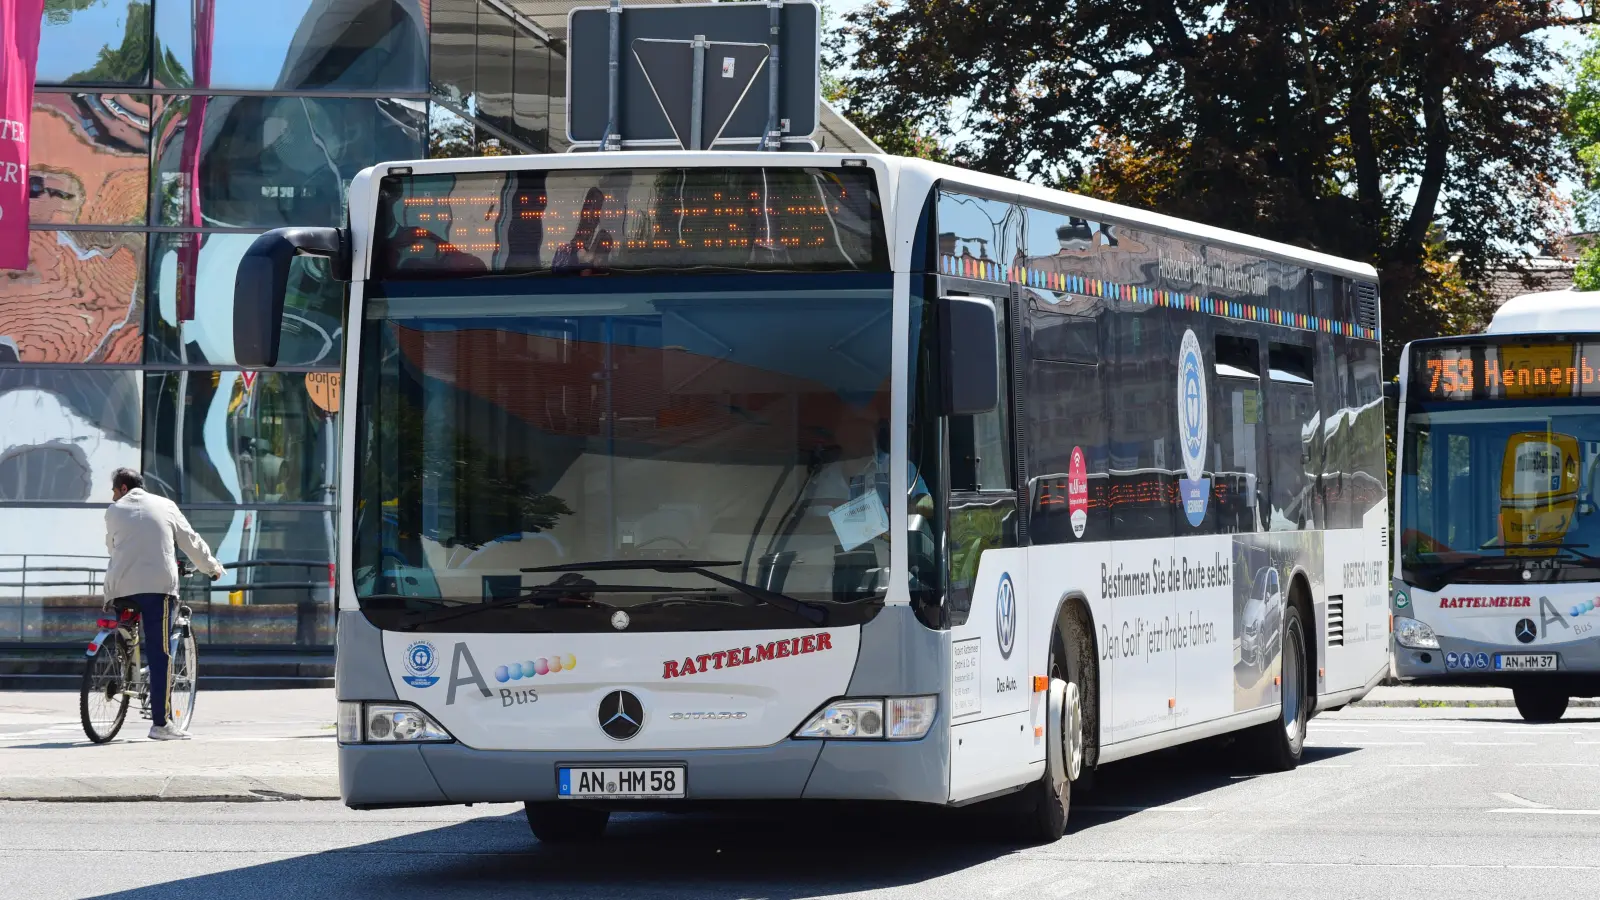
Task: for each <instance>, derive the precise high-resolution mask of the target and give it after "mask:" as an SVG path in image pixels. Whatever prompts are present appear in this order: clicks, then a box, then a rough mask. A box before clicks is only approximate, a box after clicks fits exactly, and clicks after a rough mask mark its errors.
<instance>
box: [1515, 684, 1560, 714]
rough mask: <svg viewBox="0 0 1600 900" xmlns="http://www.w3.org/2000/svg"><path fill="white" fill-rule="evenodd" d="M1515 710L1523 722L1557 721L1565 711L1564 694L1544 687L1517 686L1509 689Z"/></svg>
mask: <svg viewBox="0 0 1600 900" xmlns="http://www.w3.org/2000/svg"><path fill="white" fill-rule="evenodd" d="M1511 698H1512V699H1513V700H1515V701H1516V704H1517V712H1519V713H1521V714H1522V720H1523V721H1524V722H1559V721H1561V717H1562V716H1564V715H1566V713H1567V702H1568V700H1569V699H1570V698H1569V697H1567V695H1566V694H1563V693H1560V692H1558V691H1553V690H1551V689H1549V688H1545V687H1519V688H1512V689H1511Z"/></svg>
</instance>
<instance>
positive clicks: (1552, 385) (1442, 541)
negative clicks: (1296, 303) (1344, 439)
mask: <svg viewBox="0 0 1600 900" xmlns="http://www.w3.org/2000/svg"><path fill="white" fill-rule="evenodd" d="M1400 404H1401V405H1400V419H1399V421H1400V423H1401V427H1400V428H1399V434H1398V435H1397V436H1396V440H1397V447H1396V453H1397V460H1398V462H1397V467H1398V469H1399V472H1398V483H1397V486H1396V490H1397V492H1398V494H1399V496H1398V497H1397V498H1396V503H1395V531H1396V533H1397V534H1398V535H1399V540H1398V541H1396V542H1395V556H1394V572H1395V583H1394V599H1393V604H1394V615H1395V620H1394V623H1395V628H1394V641H1395V647H1394V664H1395V670H1396V674H1398V675H1399V676H1400V677H1401V678H1402V679H1404V680H1408V681H1414V682H1419V683H1427V682H1432V683H1449V684H1488V685H1498V686H1502V687H1509V688H1511V689H1512V693H1513V696H1514V697H1515V699H1516V704H1517V710H1518V711H1519V712H1520V713H1521V714H1522V717H1523V718H1524V719H1527V720H1529V721H1534V722H1551V721H1555V720H1558V719H1560V718H1561V716H1562V715H1563V714H1564V713H1565V712H1566V709H1567V704H1568V703H1569V702H1570V699H1571V698H1572V697H1574V696H1594V695H1596V694H1600V634H1597V633H1596V632H1595V630H1594V626H1595V623H1596V622H1597V621H1600V616H1597V615H1595V614H1594V609H1595V601H1596V592H1597V590H1600V515H1597V511H1600V493H1597V488H1596V485H1597V484H1600V292H1573V291H1552V292H1547V293H1542V294H1527V295H1524V296H1521V297H1516V298H1513V299H1511V300H1509V301H1507V302H1506V304H1505V305H1504V306H1502V307H1501V308H1500V310H1499V311H1498V312H1497V313H1496V314H1495V316H1494V319H1493V321H1492V322H1491V323H1490V325H1489V327H1488V328H1487V329H1486V330H1485V331H1484V333H1482V334H1475V335H1470V336H1466V337H1449V338H1435V339H1430V340H1423V341H1413V342H1412V343H1410V344H1408V345H1407V346H1406V348H1405V351H1404V353H1403V355H1402V356H1401V362H1400Z"/></svg>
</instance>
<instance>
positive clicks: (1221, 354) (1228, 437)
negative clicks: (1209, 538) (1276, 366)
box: [1211, 334, 1268, 534]
mask: <svg viewBox="0 0 1600 900" xmlns="http://www.w3.org/2000/svg"><path fill="white" fill-rule="evenodd" d="M1215 370H1216V376H1217V377H1216V385H1217V386H1216V396H1217V398H1218V402H1216V403H1215V404H1213V407H1212V410H1213V411H1212V422H1213V428H1214V429H1215V430H1214V432H1213V433H1214V434H1215V435H1216V437H1215V439H1214V444H1213V447H1212V454H1213V456H1212V460H1211V470H1212V478H1214V479H1215V480H1216V481H1217V482H1218V483H1217V484H1216V485H1215V486H1214V487H1213V491H1214V492H1215V494H1216V496H1217V497H1218V501H1217V504H1216V507H1217V509H1216V513H1215V517H1216V520H1217V523H1216V530H1217V532H1218V533H1221V534H1231V533H1238V532H1252V531H1261V530H1263V528H1264V527H1265V517H1266V513H1267V512H1268V510H1267V509H1266V508H1265V505H1264V504H1263V503H1261V502H1260V500H1259V499H1258V498H1260V497H1261V496H1263V495H1264V492H1265V489H1266V486H1267V485H1266V479H1265V478H1263V477H1262V474H1261V466H1260V461H1261V452H1262V449H1263V445H1264V444H1265V442H1266V429H1265V428H1263V427H1260V426H1262V425H1263V424H1264V421H1263V420H1264V419H1265V415H1264V414H1263V413H1264V411H1263V410H1262V404H1261V400H1262V398H1261V343H1260V342H1259V341H1257V340H1256V339H1254V338H1245V337H1237V336H1234V335H1229V334H1219V335H1217V336H1216V357H1215Z"/></svg>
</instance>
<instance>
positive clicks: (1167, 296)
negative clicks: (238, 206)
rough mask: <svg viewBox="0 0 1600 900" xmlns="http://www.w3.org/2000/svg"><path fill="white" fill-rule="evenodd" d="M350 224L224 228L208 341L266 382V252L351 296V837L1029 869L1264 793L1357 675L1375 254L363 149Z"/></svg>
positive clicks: (662, 174)
mask: <svg viewBox="0 0 1600 900" xmlns="http://www.w3.org/2000/svg"><path fill="white" fill-rule="evenodd" d="M349 209H350V227H349V229H348V230H335V229H289V230H281V231H278V232H273V233H271V234H269V235H266V236H264V237H262V238H261V239H260V240H259V241H258V242H257V243H256V245H255V246H254V247H253V248H252V250H251V252H250V254H249V255H248V256H247V257H246V258H245V260H244V262H243V264H242V265H241V267H240V270H239V276H238V291H237V295H236V308H235V337H236V343H237V344H238V347H237V351H238V353H239V357H240V359H241V360H242V361H243V363H244V364H245V365H247V366H270V365H272V364H273V362H274V360H275V356H276V342H277V340H278V338H277V331H278V321H279V316H280V314H281V310H282V308H283V304H284V296H285V292H286V291H288V290H292V289H294V288H295V285H296V284H297V283H298V281H297V279H302V278H312V277H315V276H316V275H317V273H318V271H319V270H317V269H315V268H311V269H307V268H304V267H305V266H308V265H309V266H313V267H316V266H331V274H332V275H333V276H336V277H340V278H348V279H350V290H349V313H348V317H347V321H348V323H349V327H348V333H349V335H350V337H349V340H348V356H347V358H346V361H345V381H344V384H345V385H346V390H347V392H349V393H350V395H351V399H353V402H347V403H346V404H345V408H346V409H347V410H349V411H350V413H351V414H348V415H347V416H346V419H345V422H344V425H345V431H344V438H343V440H344V446H343V469H342V473H341V481H340V490H341V496H342V498H343V499H342V503H341V507H342V513H341V515H342V522H341V529H340V539H341V543H340V566H339V571H340V616H339V624H338V669H337V672H338V678H337V687H338V698H339V703H340V706H339V709H340V718H339V722H340V724H339V731H338V736H339V768H340V779H341V786H342V790H343V799H344V801H345V803H346V804H347V805H349V806H351V807H356V808H377V807H395V806H421V805H427V804H445V803H472V802H495V801H501V802H503V801H524V802H526V804H527V811H528V819H529V822H530V824H531V826H532V828H533V831H534V833H535V834H536V835H537V836H539V837H540V838H541V839H547V840H561V839H569V840H572V839H584V838H594V837H597V836H599V835H600V834H601V833H602V832H603V829H604V827H605V824H606V819H607V816H608V814H609V812H610V811H612V810H616V809H629V808H642V807H659V806H662V805H666V806H677V807H686V806H689V805H693V804H700V803H709V802H713V801H777V800H802V799H806V800H810V799H831V800H886V801H888V800H893V801H913V802H919V803H929V804H940V805H963V804H969V803H974V802H977V801H983V800H994V801H995V803H996V805H997V806H998V807H999V808H1000V809H1002V810H1010V811H1011V814H1012V815H1013V821H1015V822H1017V823H1018V824H1019V825H1020V826H1021V827H1022V828H1023V829H1024V831H1025V832H1026V833H1027V834H1029V835H1032V836H1034V837H1036V838H1039V839H1053V838H1055V837H1058V836H1059V835H1060V834H1061V833H1062V830H1063V827H1064V823H1065V819H1066V816H1067V810H1068V802H1069V796H1070V792H1071V786H1072V782H1073V781H1074V780H1075V779H1077V778H1079V777H1080V776H1081V775H1082V773H1083V772H1085V771H1087V770H1088V769H1090V768H1092V767H1094V766H1096V765H1099V764H1101V763H1106V762H1110V761H1112V760H1116V759H1120V758H1123V757H1128V756H1132V755H1134V754H1139V753H1143V752H1146V751H1150V750H1155V749H1157V748H1161V747H1167V746H1171V745H1174V744H1179V743H1182V742H1185V741H1190V740H1195V739H1198V738H1204V737H1211V736H1217V735H1223V734H1228V733H1232V732H1238V733H1239V737H1240V738H1241V739H1242V740H1243V741H1244V742H1245V743H1247V744H1248V745H1250V746H1251V747H1252V748H1254V749H1255V750H1258V751H1259V752H1260V754H1261V759H1262V760H1263V762H1264V763H1265V764H1267V765H1268V766H1269V767H1275V768H1284V767H1289V766H1293V765H1295V764H1296V763H1297V762H1298V760H1299V758H1300V754H1301V746H1302V741H1303V738H1304V734H1305V725H1306V720H1307V718H1308V717H1309V716H1310V715H1312V714H1314V713H1315V712H1316V711H1317V710H1320V709H1327V708H1330V707H1334V706H1338V705H1341V704H1344V703H1347V702H1349V701H1351V700H1352V699H1354V698H1357V697H1360V696H1362V695H1363V694H1364V693H1365V692H1367V691H1368V690H1370V689H1371V687H1372V686H1373V685H1374V684H1376V682H1377V680H1378V678H1379V677H1380V676H1381V675H1382V674H1383V673H1384V672H1385V671H1386V667H1387V609H1386V602H1387V593H1388V591H1387V582H1385V581H1384V580H1383V579H1382V578H1380V577H1379V576H1378V575H1377V574H1375V573H1378V572H1381V571H1382V568H1383V566H1384V562H1385V556H1386V553H1385V546H1384V542H1385V528H1384V525H1385V522H1386V514H1387V513H1386V510H1387V500H1386V498H1385V496H1384V484H1385V480H1384V476H1383V471H1384V444H1383V438H1382V423H1381V412H1382V410H1381V405H1380V404H1381V395H1382V386H1381V377H1380V372H1379V351H1378V322H1377V290H1376V281H1375V273H1374V272H1373V270H1372V269H1371V268H1370V267H1368V266H1365V265H1361V264H1358V263H1352V262H1347V261H1344V260H1340V259H1334V258H1331V257H1328V256H1323V255H1319V254H1315V253H1309V252H1306V251H1302V250H1297V249H1295V248H1292V247H1288V246H1284V245H1281V244H1275V243H1272V242H1268V241H1262V240H1258V239H1255V238H1251V237H1247V236H1244V235H1240V234H1233V233H1229V232H1225V231H1221V230H1218V229H1215V228H1208V227H1205V226H1201V225H1196V224H1193V223H1188V222H1182V221H1179V220H1176V219H1172V218H1167V217H1164V216H1158V215H1153V214H1150V213H1146V212H1141V211H1137V210H1133V209H1127V208H1122V207H1118V206H1113V205H1110V204H1106V203H1101V202H1097V201H1093V200H1089V199H1086V198H1083V197H1078V196H1074V195H1071V194H1066V193H1061V192H1058V191H1051V190H1046V189H1043V188H1039V187H1035V186H1032V185H1028V184H1023V183H1020V182H1015V181H1009V180H1005V179H1000V178H994V177H988V176H984V175H978V174H974V173H971V172H965V171H961V170H959V169H955V168H949V167H945V166H939V165H934V164H930V163H927V162H923V161H918V160H910V159H897V158H893V157H880V156H873V157H859V156H848V155H840V154H830V153H810V154H806V153H793V154H790V153H785V154H776V155H775V154H757V153H715V152H713V153H643V152H641V153H627V154H580V155H566V156H527V157H514V158H498V159H492V160H491V159H458V160H433V161H417V162H403V163H392V164H385V165H380V166H376V167H374V168H372V169H369V170H367V171H365V172H363V173H361V174H360V175H358V176H357V177H356V179H355V181H354V183H353V185H352V187H351V190H350V204H349ZM318 258H321V259H318ZM320 271H321V274H322V275H327V274H330V270H320Z"/></svg>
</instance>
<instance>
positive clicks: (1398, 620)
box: [1394, 616, 1439, 650]
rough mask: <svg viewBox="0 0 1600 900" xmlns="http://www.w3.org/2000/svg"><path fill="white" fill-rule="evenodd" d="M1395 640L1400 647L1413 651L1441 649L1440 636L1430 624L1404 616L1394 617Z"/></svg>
mask: <svg viewBox="0 0 1600 900" xmlns="http://www.w3.org/2000/svg"><path fill="white" fill-rule="evenodd" d="M1394 639H1395V640H1396V641H1399V642H1400V646H1402V647H1410V648H1411V649H1413V650H1437V649H1439V636H1438V635H1436V634H1434V633H1433V629H1432V628H1430V627H1428V623H1426V622H1418V621H1417V620H1416V619H1410V618H1406V617H1404V616H1395V617H1394Z"/></svg>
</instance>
